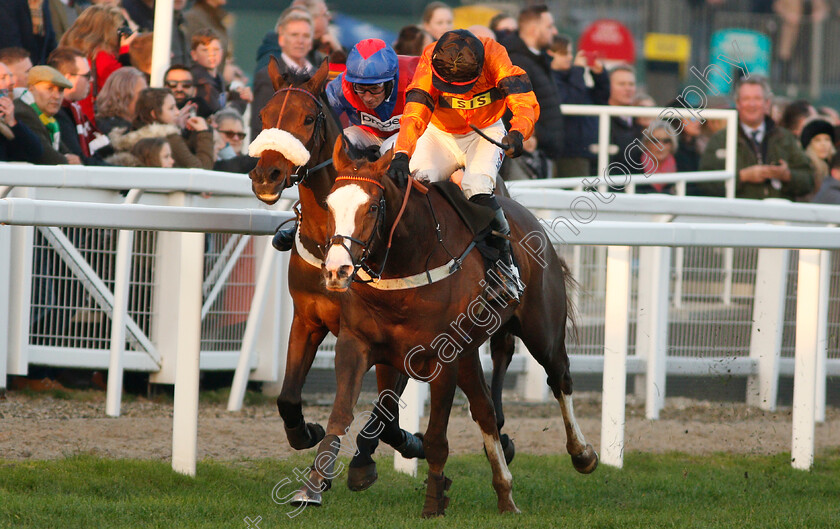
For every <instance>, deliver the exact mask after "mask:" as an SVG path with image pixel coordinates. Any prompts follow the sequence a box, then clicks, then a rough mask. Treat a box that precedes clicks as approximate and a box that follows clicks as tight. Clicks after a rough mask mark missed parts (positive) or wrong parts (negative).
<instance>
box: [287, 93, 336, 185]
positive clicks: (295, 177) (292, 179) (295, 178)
mask: <svg viewBox="0 0 840 529" xmlns="http://www.w3.org/2000/svg"><path fill="white" fill-rule="evenodd" d="M281 92H285V93H286V95H285V97H284V98H283V104H282V105H281V106H280V114H278V116H277V124H276V125H274V128H275V129H280V122H281V121H282V120H283V112H284V111H285V110H286V103H287V102H288V100H289V92H300V93H302V94H305V95H306V96H308V97H309V98H310V99H312V101H314V102H315V105H316V106H317V107H318V115H317V116H315V128H314V129H313V131H312V136H311V137H310V138H309V141H308V142H307V145H304V147H306V150H308V151H309V152H312V150H313V147H314V146H315V145H314V143H315V138H317V137H318V136H319V134H320V133H321V128H322V127H324V122H325V121H326V118H327V116H326V114H324V105H323V103H321V101H320V100H319V99H318V98H317V97H316V96H315V94H313V93H312V92H310V91H309V90H306V89H303V88H297V87H294V86H287V87H286V88H281V89H280V90H277V91H276V92H274V96H276V95H277V94H279V93H281ZM274 96H272V98H273V97H274ZM281 130H282V129H281ZM331 163H333V160H332V157H330V158H329V159H328V160H326V161H325V162H321V163H319V164H318V165H316V166H315V167H311V168H310V167H306V166H301V165H296V166H295V170H294V172H293V173H290V174H288V175H286V178H285V179H284V185H283V189H288V188H290V187H292V186H293V185H295V184H303V183H304V182H305V181H306V178H307V177H308V176H309V174H310V173H315V172H317V171H320V170H321V169H323V168H324V167H326V166H328V165H330V164H331ZM301 169H303V174H301Z"/></svg>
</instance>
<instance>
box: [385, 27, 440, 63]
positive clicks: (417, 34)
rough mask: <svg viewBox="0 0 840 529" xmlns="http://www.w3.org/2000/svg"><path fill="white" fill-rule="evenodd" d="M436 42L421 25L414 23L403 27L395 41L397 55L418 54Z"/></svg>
mask: <svg viewBox="0 0 840 529" xmlns="http://www.w3.org/2000/svg"><path fill="white" fill-rule="evenodd" d="M432 42H434V41H433V40H432V36H431V35H429V34H428V33H427V32H426V31H425V30H423V29H422V28H420V27H419V26H415V25H413V24H411V25H408V26H405V27H403V28H402V29H401V30H400V33H399V34H398V35H397V41H396V42H395V43H394V51H395V52H397V55H411V56H417V57H419V56H420V55H422V54H423V50H424V49H426V46H428V45H429V44H431V43H432Z"/></svg>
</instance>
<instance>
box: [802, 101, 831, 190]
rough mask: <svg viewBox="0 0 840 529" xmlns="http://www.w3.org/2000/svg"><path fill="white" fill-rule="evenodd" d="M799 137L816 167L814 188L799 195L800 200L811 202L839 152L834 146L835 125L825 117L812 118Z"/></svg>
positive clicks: (812, 165) (813, 165) (814, 167)
mask: <svg viewBox="0 0 840 529" xmlns="http://www.w3.org/2000/svg"><path fill="white" fill-rule="evenodd" d="M799 139H800V142H801V143H802V147H803V148H804V149H805V154H807V155H808V158H809V159H810V160H811V167H812V168H813V169H814V189H813V191H812V192H811V193H808V194H807V195H803V196H801V197H799V199H798V201H799V202H811V200H812V199H813V198H814V195H816V194H817V191H819V189H820V187H821V186H822V183H823V180H825V179H826V178H828V176H829V172H830V168H831V161H832V160H833V159H834V155H835V154H837V149H836V148H835V147H834V141H835V136H834V126H833V125H832V124H831V123H829V122H828V121H826V120H824V119H819V118H814V119H811V120H810V121H808V122H807V123H806V124H805V126H804V127H803V128H802V136H800V138H799Z"/></svg>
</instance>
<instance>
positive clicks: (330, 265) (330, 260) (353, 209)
mask: <svg viewBox="0 0 840 529" xmlns="http://www.w3.org/2000/svg"><path fill="white" fill-rule="evenodd" d="M368 200H370V196H369V195H368V194H367V193H365V192H364V191H363V190H362V188H361V187H359V186H358V185H356V184H350V185H347V186H344V187H341V188H339V189H337V190H336V191H334V192H333V193H331V194H330V196H328V197H327V206H328V207H329V208H330V213H331V214H332V216H333V219H335V235H344V236H348V237H355V236H357V235H358V234H356V233H355V231H356V213H357V212H358V211H359V208H360V207H361V206H362V205H364V204H366V203H367V202H368ZM357 238H358V237H357ZM346 265H350V266H353V261H352V260H351V259H350V254H348V253H347V250H345V249H344V248H342V247H341V246H338V245H333V246H330V248H329V250H328V251H327V258H326V260H324V266H326V268H327V270H330V271H335V270H338V269H339V268H341V267H342V266H346Z"/></svg>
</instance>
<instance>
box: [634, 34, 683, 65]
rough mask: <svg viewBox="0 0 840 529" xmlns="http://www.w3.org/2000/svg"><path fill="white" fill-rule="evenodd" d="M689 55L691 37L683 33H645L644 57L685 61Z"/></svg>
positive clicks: (655, 59)
mask: <svg viewBox="0 0 840 529" xmlns="http://www.w3.org/2000/svg"><path fill="white" fill-rule="evenodd" d="M690 57H691V39H690V38H689V37H686V36H685V35H669V34H666V33H648V34H647V35H645V59H647V60H649V61H665V62H679V63H686V62H688V59H689V58H690Z"/></svg>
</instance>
